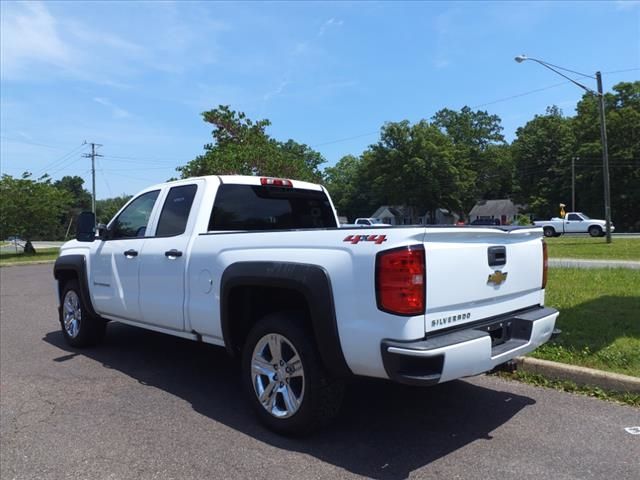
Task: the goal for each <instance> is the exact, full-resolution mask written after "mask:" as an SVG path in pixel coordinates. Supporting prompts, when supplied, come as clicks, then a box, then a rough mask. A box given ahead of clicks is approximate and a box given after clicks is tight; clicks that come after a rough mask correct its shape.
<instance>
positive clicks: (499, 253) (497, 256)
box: [487, 247, 507, 267]
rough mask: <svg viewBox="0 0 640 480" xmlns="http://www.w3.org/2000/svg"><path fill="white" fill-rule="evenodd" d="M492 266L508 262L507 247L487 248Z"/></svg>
mask: <svg viewBox="0 0 640 480" xmlns="http://www.w3.org/2000/svg"><path fill="white" fill-rule="evenodd" d="M487 256H488V257H489V266H490V267H499V266H501V265H504V264H506V263H507V249H506V247H489V248H488V249H487Z"/></svg>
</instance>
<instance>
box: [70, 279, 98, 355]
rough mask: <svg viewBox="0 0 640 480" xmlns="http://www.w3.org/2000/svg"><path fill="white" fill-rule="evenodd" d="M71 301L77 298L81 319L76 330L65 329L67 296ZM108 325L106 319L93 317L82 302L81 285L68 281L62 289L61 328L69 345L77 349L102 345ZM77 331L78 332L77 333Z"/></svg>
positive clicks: (74, 281) (75, 281)
mask: <svg viewBox="0 0 640 480" xmlns="http://www.w3.org/2000/svg"><path fill="white" fill-rule="evenodd" d="M68 295H69V298H70V299H74V295H75V298H77V301H78V307H79V312H80V315H79V318H80V320H79V321H78V322H77V324H76V325H77V326H76V327H75V329H68V328H66V327H65V315H66V311H67V310H66V308H67V307H66V305H65V302H66V300H67V296H68ZM106 326H107V323H106V322H105V321H104V319H102V318H100V317H97V316H95V315H91V314H90V313H89V309H88V308H87V306H86V304H85V303H84V301H83V300H82V294H81V291H80V284H79V283H78V281H77V280H75V279H73V280H68V281H67V282H66V283H65V284H64V287H63V289H62V295H61V297H60V327H61V328H62V334H63V335H64V338H65V340H66V341H67V343H68V344H69V345H71V346H72V347H75V348H82V347H90V346H93V345H96V344H98V343H100V342H101V341H102V340H103V338H104V334H105V331H106ZM76 330H77V331H76Z"/></svg>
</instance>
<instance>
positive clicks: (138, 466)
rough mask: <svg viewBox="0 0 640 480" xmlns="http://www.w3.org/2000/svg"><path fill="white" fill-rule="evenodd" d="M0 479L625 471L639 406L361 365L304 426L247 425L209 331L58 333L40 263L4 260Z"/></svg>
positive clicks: (233, 371)
mask: <svg viewBox="0 0 640 480" xmlns="http://www.w3.org/2000/svg"><path fill="white" fill-rule="evenodd" d="M0 276H1V277H0V281H1V284H0V286H1V294H2V296H1V299H0V300H1V303H0V305H1V311H0V314H1V316H0V338H1V343H0V346H1V348H0V360H1V363H0V392H1V396H0V407H1V412H2V415H1V416H0V434H1V437H2V448H1V450H0V455H1V458H0V473H1V474H0V477H1V478H2V479H13V478H17V479H49V478H51V479H76V478H78V479H87V478H91V479H119V478H122V479H128V478H144V479H147V478H149V479H155V478H157V479H165V478H174V479H190V478H194V479H196V478H197V479H204V478H212V479H227V478H230V479H236V478H237V479H245V478H258V479H261V478H265V479H266V478H269V479H307V478H308V479H324V478H326V479H335V478H354V477H370V478H375V479H402V478H406V477H412V478H443V479H444V478H446V479H450V478H474V479H476V478H482V479H485V480H487V479H494V478H495V479H504V478H517V479H535V480H540V479H543V478H553V479H554V480H560V479H581V480H582V479H592V478H598V479H616V480H622V479H632V478H633V479H637V478H638V472H639V471H640V460H639V459H640V435H631V434H629V433H626V432H625V430H624V428H625V427H631V426H636V425H638V426H640V410H638V409H634V408H631V407H626V406H620V405H615V404H612V403H607V402H603V401H600V400H597V399H592V398H587V397H583V396H574V395H570V394H566V393H562V392H557V391H554V390H546V389H541V388H536V387H532V386H529V385H523V384H519V383H512V382H507V381H504V380H501V379H498V378H495V377H477V378H474V379H472V380H469V381H457V382H451V383H448V384H445V385H441V386H438V387H433V388H430V389H415V388H408V387H402V386H398V385H393V384H388V383H384V382H377V381H368V380H360V381H358V382H356V383H355V384H354V385H353V386H352V387H351V388H350V389H349V391H348V394H347V399H346V403H345V406H344V409H343V411H342V413H341V415H340V417H339V419H338V421H337V422H336V424H335V425H333V427H332V428H330V429H328V430H326V431H324V432H321V433H319V434H317V435H316V436H314V437H311V438H306V439H297V440H295V439H286V438H281V437H278V436H276V435H274V434H272V433H270V432H268V431H266V430H265V429H263V428H262V427H261V426H259V425H258V424H256V422H255V421H254V419H253V417H252V415H251V412H250V411H249V409H248V408H247V406H246V405H245V403H244V401H243V399H242V397H241V393H240V387H239V382H238V372H237V368H236V366H235V365H234V363H233V362H231V361H230V360H229V359H228V358H227V357H226V356H225V354H224V353H223V351H222V350H220V349H217V348H215V347H212V346H207V345H199V344H194V343H191V342H188V341H186V340H180V339H176V338H172V337H168V336H163V335H160V334H155V333H151V332H145V331H142V330H139V329H135V328H132V327H128V326H124V325H120V324H111V325H110V326H109V331H108V339H107V343H106V344H105V345H103V346H101V347H98V348H95V349H92V350H83V351H75V350H73V349H70V348H68V347H66V346H65V344H64V343H63V340H62V336H61V334H60V333H59V331H58V327H57V320H56V314H55V298H54V294H53V285H52V279H51V265H34V266H22V267H8V268H3V269H1V270H0Z"/></svg>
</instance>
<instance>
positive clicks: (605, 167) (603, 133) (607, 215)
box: [596, 72, 611, 243]
mask: <svg viewBox="0 0 640 480" xmlns="http://www.w3.org/2000/svg"><path fill="white" fill-rule="evenodd" d="M596 81H597V82H598V107H599V108H598V109H599V110H600V139H601V140H602V174H603V177H604V219H605V222H606V231H607V243H611V190H610V187H609V149H608V148H607V126H606V124H605V114H604V93H603V92H602V75H601V74H600V72H596Z"/></svg>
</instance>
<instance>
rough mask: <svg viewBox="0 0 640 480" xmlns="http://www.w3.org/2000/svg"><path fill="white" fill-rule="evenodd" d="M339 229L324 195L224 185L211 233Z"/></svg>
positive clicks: (281, 188) (306, 191)
mask: <svg viewBox="0 0 640 480" xmlns="http://www.w3.org/2000/svg"><path fill="white" fill-rule="evenodd" d="M337 226H338V224H337V222H336V218H335V215H334V212H333V209H332V208H331V203H330V202H329V199H328V198H327V195H326V194H325V193H324V192H323V191H317V190H306V189H299V188H283V187H276V186H263V185H239V184H222V185H220V187H219V189H218V193H217V195H216V199H215V202H214V204H213V210H212V211H211V217H210V219H209V228H208V229H209V231H216V230H217V231H220V230H290V229H298V228H335V227H337Z"/></svg>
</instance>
